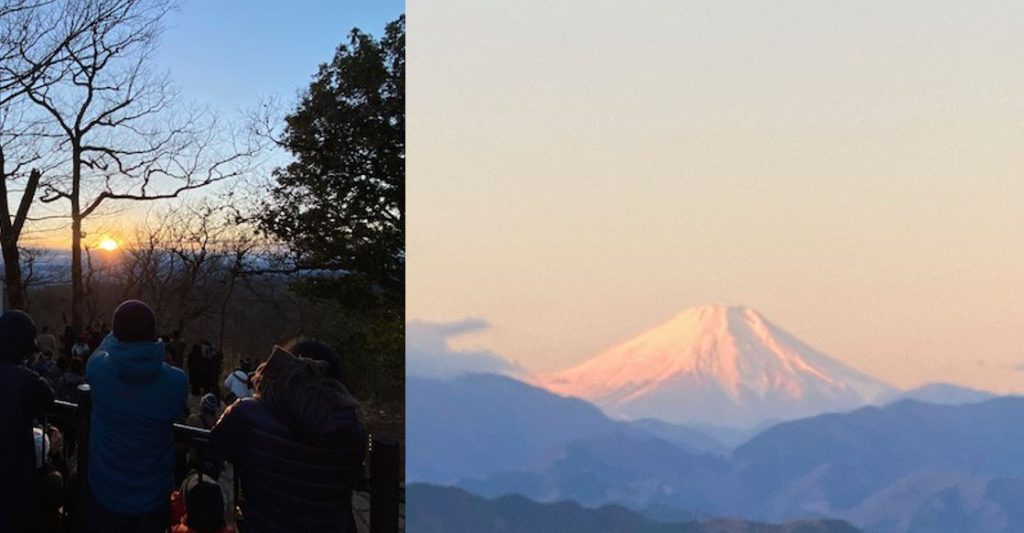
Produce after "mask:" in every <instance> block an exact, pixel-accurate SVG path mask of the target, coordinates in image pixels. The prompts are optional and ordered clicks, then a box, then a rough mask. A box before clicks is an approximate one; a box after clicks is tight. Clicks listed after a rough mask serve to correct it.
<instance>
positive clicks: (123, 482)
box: [85, 300, 188, 532]
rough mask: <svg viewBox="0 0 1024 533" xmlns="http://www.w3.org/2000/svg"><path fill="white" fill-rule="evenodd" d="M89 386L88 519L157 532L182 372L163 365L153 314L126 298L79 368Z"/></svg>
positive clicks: (166, 513)
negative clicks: (89, 355) (83, 370)
mask: <svg viewBox="0 0 1024 533" xmlns="http://www.w3.org/2000/svg"><path fill="white" fill-rule="evenodd" d="M85 377H86V380H87V381H88V382H89V385H90V387H91V389H92V402H93V408H92V418H91V425H92V426H91V431H90V434H89V473H88V480H89V487H90V488H91V489H92V494H93V501H92V502H91V509H90V511H91V512H90V521H91V523H92V524H93V527H94V528H95V530H96V531H132V532H148V531H154V532H156V531H164V530H166V528H167V524H168V523H169V521H170V507H169V503H168V497H167V495H168V494H170V492H171V490H172V489H173V486H174V429H173V428H174V422H176V421H177V420H178V418H179V417H181V413H182V412H184V410H185V409H186V407H187V398H188V382H187V380H186V378H185V374H184V373H183V372H182V371H181V370H179V369H177V368H174V367H173V366H171V365H168V364H166V363H164V346H163V344H162V343H160V342H159V340H157V336H156V317H155V316H154V314H153V311H152V309H150V308H149V306H147V305H146V304H144V303H142V302H140V301H137V300H127V301H125V302H123V303H122V304H121V305H119V306H118V307H117V310H115V311H114V327H113V331H112V332H111V333H110V334H109V335H107V337H106V338H105V339H104V340H103V341H102V343H101V344H100V346H99V347H98V348H97V350H96V352H95V353H93V355H92V356H91V357H90V358H89V360H88V362H87V363H86V368H85Z"/></svg>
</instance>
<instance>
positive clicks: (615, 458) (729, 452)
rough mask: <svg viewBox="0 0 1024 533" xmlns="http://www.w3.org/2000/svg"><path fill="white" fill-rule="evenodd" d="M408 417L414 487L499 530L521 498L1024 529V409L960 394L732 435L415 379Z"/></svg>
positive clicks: (468, 377)
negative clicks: (505, 507)
mask: <svg viewBox="0 0 1024 533" xmlns="http://www.w3.org/2000/svg"><path fill="white" fill-rule="evenodd" d="M421 355H422V354H421ZM407 420H408V424H407V432H408V434H407V439H408V443H409V447H408V460H407V479H408V482H409V483H417V484H419V485H418V486H419V487H420V488H419V489H417V490H420V491H421V492H422V491H423V490H427V491H428V492H429V491H430V490H433V488H436V487H432V486H450V487H458V488H459V489H461V490H463V491H467V492H468V493H469V494H470V495H472V498H478V499H479V501H478V500H473V499H467V498H470V497H469V496H464V495H461V494H462V493H452V492H444V491H441V492H437V491H434V492H429V493H430V494H431V495H432V496H431V497H433V498H435V500H436V501H438V502H442V503H443V502H447V503H452V502H453V501H457V502H461V503H460V504H459V505H466V506H469V508H472V509H474V512H477V511H479V512H481V513H484V516H486V517H488V518H491V519H496V520H497V519H499V518H500V516H499V515H501V513H499V512H497V510H496V509H498V510H500V508H501V507H500V502H506V503H507V502H508V500H504V499H501V498H503V497H505V496H508V495H519V496H521V497H524V498H526V499H527V500H529V501H532V502H537V504H538V505H540V504H551V503H554V502H565V501H571V502H576V503H578V504H580V505H582V506H583V507H584V510H589V509H595V508H599V507H601V506H606V505H609V504H615V505H620V506H622V507H624V508H626V509H628V510H630V511H631V512H634V513H636V514H637V515H639V516H641V517H642V518H643V519H645V520H650V521H652V522H653V523H663V522H673V523H683V522H690V521H692V520H712V519H714V518H715V517H732V518H738V519H743V520H746V521H759V522H770V523H775V524H782V523H788V522H792V521H794V520H800V519H838V520H845V521H847V522H849V523H850V524H853V525H855V526H856V527H858V528H860V529H862V530H863V531H865V532H876V533H897V532H899V533H902V532H914V533H918V532H936V533H946V532H949V533H953V532H956V533H972V532H1007V533H1008V532H1020V531H1024V423H1022V422H1024V398H1021V397H996V396H995V395H993V394H990V393H987V392H984V391H976V390H971V389H966V388H963V387H958V386H955V385H949V384H934V385H928V386H925V387H921V388H918V389H914V390H912V391H894V392H893V393H891V394H889V395H887V396H886V397H884V398H880V399H879V402H878V405H868V406H865V407H861V408H857V409H853V410H849V411H845V412H835V413H826V414H821V415H817V416H811V417H807V418H801V419H797V420H791V421H786V422H781V423H776V424H766V426H767V427H764V428H746V429H736V428H707V427H704V428H698V427H696V426H692V425H682V424H673V423H668V422H665V421H661V420H653V419H647V420H636V421H627V420H616V419H613V418H611V417H609V416H607V415H605V414H604V413H603V412H602V411H601V410H600V409H599V408H597V407H596V406H594V405H592V404H590V403H588V402H586V401H584V400H581V399H578V398H571V397H565V396H560V395H557V394H553V393H551V392H549V391H547V390H544V389H542V388H539V387H536V386H533V385H531V384H528V383H525V382H524V381H522V380H520V379H516V377H510V376H502V375H494V374H473V373H468V374H461V375H459V374H452V375H448V376H445V377H437V376H432V377H416V376H410V377H409V378H408V381H407ZM744 432H746V434H744ZM711 433H714V434H711ZM492 498H499V499H498V500H493V501H492V500H489V499H492ZM415 499H416V492H412V493H411V496H410V520H411V521H413V522H414V521H415V520H416V518H417V517H416V515H415V512H416V511H415V509H416V501H415ZM453 499H454V500H453ZM494 502H499V503H498V504H495V503H494ZM439 504H440V503H439ZM495 505H498V507H497V508H496V507H495ZM517 505H527V504H525V503H523V502H518V503H517ZM531 509H533V508H532V507H531ZM559 509H561V510H562V511H564V512H570V513H578V512H581V511H579V510H577V509H575V508H573V509H572V510H571V511H570V510H569V508H564V507H558V506H555V507H550V508H548V507H543V508H541V509H540V510H538V512H541V513H542V514H543V515H544V516H548V517H549V518H551V519H552V520H554V519H555V517H556V516H560V515H559V513H560V512H561V511H559ZM531 512H532V511H531ZM544 513H546V514H544ZM496 516H497V517H498V518H495V517H496ZM435 518H436V517H435ZM562 518H564V517H562ZM580 519H581V520H583V518H580ZM499 521H500V520H499ZM816 524H817V525H818V526H820V525H821V524H822V522H817V523H816ZM829 524H832V526H836V525H837V524H838V526H836V527H839V526H842V524H843V523H841V522H840V523H832V522H829ZM832 526H829V527H832ZM744 527H746V526H744ZM514 530H515V529H507V531H514ZM655 530H658V529H652V531H655ZM695 531H698V530H695ZM722 531H728V530H725V529H723V530H722ZM736 531H741V530H740V529H736ZM744 531H745V530H744ZM808 531H810V530H808ZM820 531H830V530H829V529H820Z"/></svg>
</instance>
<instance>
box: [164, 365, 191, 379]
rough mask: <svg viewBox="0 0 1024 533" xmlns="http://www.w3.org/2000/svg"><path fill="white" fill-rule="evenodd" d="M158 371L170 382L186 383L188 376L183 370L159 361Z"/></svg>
mask: <svg viewBox="0 0 1024 533" xmlns="http://www.w3.org/2000/svg"><path fill="white" fill-rule="evenodd" d="M161 365H162V366H161V367H160V372H161V373H162V374H163V375H164V376H165V379H167V380H168V381H171V382H172V383H175V384H177V383H185V384H187V383H188V376H186V375H185V371H184V370H182V369H180V368H178V367H176V366H174V365H169V364H167V363H161Z"/></svg>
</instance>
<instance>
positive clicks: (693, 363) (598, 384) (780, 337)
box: [532, 306, 895, 427]
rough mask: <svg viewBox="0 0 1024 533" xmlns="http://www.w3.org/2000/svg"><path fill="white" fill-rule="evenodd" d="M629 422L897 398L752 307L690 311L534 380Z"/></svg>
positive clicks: (826, 408) (749, 422)
mask: <svg viewBox="0 0 1024 533" xmlns="http://www.w3.org/2000/svg"><path fill="white" fill-rule="evenodd" d="M532 381H533V383H535V384H537V385H538V386H541V387H543V388H545V389H547V390H550V391H552V392H555V393H558V394H562V395H566V396H574V397H579V398H583V399H586V400H588V401H591V402H593V403H594V404H596V405H598V406H599V407H601V408H602V409H603V410H604V411H605V412H606V413H608V414H610V415H612V416H617V417H624V418H627V419H639V418H656V419H660V420H664V421H668V422H674V423H684V424H692V423H698V424H715V425H727V426H733V427H744V426H747V427H749V426H755V425H758V424H759V423H763V422H765V421H770V420H792V419H797V418H803V417H807V416H813V415H816V414H819V413H823V412H837V411H847V410H850V409H854V408H857V407H860V406H863V405H866V404H870V403H874V402H877V401H879V400H880V399H882V398H885V397H891V396H892V395H893V394H894V393H895V389H893V388H892V387H890V386H889V385H887V384H885V383H883V382H881V381H879V380H877V379H874V378H872V377H870V376H867V375H865V374H863V373H861V372H859V371H857V370H854V369H853V368H851V367H849V366H847V365H846V364H844V363H842V362H840V361H838V360H836V359H833V358H831V357H829V356H827V355H825V354H823V353H821V352H819V351H817V350H815V349H813V348H811V347H810V346H808V345H807V344H805V343H803V342H801V341H800V340H798V339H797V338H795V337H794V336H792V335H791V334H789V333H787V332H785V331H784V330H782V329H781V328H779V327H778V326H776V325H774V324H772V323H770V322H768V321H767V320H766V319H765V318H764V317H763V316H761V314H760V313H758V312H757V311H755V310H753V309H750V308H746V307H725V306H703V307H695V308H691V309H687V310H685V311H683V312H682V313H680V314H679V315H677V316H675V317H674V318H672V319H671V320H669V321H668V322H666V323H664V324H661V325H659V326H657V327H655V328H652V329H650V330H648V331H646V332H643V333H641V334H639V335H637V336H636V337H634V338H632V339H630V340H628V341H626V342H623V343H620V344H618V345H616V346H614V347H612V348H610V349H608V350H606V351H605V352H603V353H601V354H599V355H598V356H596V357H594V358H593V359H590V360H588V361H586V362H584V363H582V364H580V365H578V366H576V367H573V368H570V369H568V370H565V371H562V372H557V373H553V374H546V375H540V376H537V377H535V378H534V379H533V380H532Z"/></svg>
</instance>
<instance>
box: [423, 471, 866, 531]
mask: <svg viewBox="0 0 1024 533" xmlns="http://www.w3.org/2000/svg"><path fill="white" fill-rule="evenodd" d="M408 500H409V511H408V523H407V528H408V530H409V531H415V532H417V533H448V532H452V531H467V532H485V531H490V532H497V533H569V532H581V533H582V532H597V531H600V532H602V533H857V532H858V531H859V530H858V529H857V528H855V527H853V526H851V525H850V524H848V523H846V522H842V521H839V520H801V521H796V522H791V523H787V524H780V525H773V524H763V523H756V522H748V521H744V520H735V519H717V520H708V521H702V522H684V523H667V522H659V521H653V520H650V519H647V518H644V517H643V516H641V515H639V514H637V513H635V512H633V511H630V510H628V509H626V508H624V507H621V506H617V505H608V506H604V507H601V508H598V509H587V508H584V507H581V506H580V505H579V504H576V503H572V502H560V503H537V502H534V501H530V500H528V499H527V498H523V497H521V496H504V497H501V498H497V499H494V500H488V499H485V498H481V497H479V496H475V495H473V494H470V493H468V492H466V491H464V490H461V489H458V488H450V487H438V486H433V485H424V484H415V483H414V484H412V485H410V486H409V488H408Z"/></svg>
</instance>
